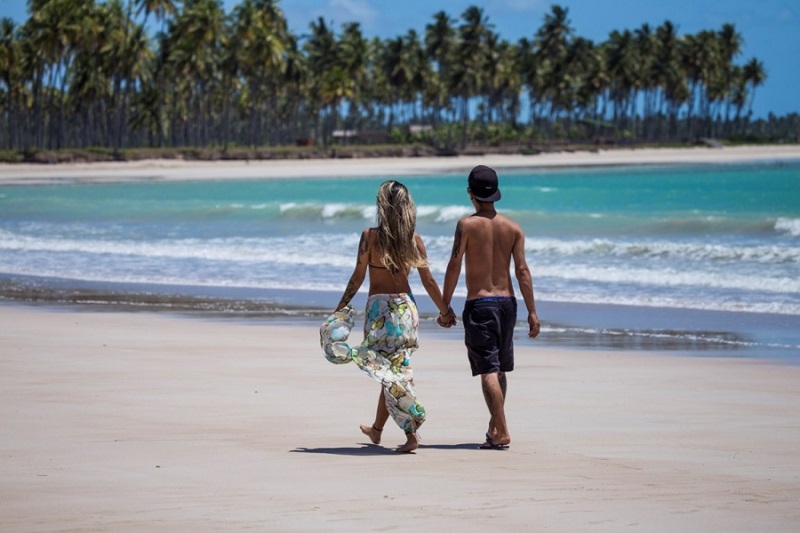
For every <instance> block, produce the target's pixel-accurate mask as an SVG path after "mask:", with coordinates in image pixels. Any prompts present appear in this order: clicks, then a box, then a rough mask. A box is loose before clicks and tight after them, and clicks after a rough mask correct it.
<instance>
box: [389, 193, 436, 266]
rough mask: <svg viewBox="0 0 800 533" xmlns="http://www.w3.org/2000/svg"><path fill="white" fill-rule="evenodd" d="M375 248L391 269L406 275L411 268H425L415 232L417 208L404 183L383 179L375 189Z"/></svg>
mask: <svg viewBox="0 0 800 533" xmlns="http://www.w3.org/2000/svg"><path fill="white" fill-rule="evenodd" d="M377 225H378V247H379V248H380V252H381V253H382V254H383V255H382V257H381V260H382V261H383V265H384V266H385V267H386V268H388V269H389V270H390V271H391V272H402V273H403V274H405V275H408V274H409V272H411V269H412V268H420V267H427V266H428V262H427V261H426V260H425V258H424V257H423V256H422V254H421V253H420V251H419V249H418V248H417V243H416V241H415V240H414V234H415V232H416V227H417V208H416V206H415V205H414V199H413V198H411V193H409V192H408V189H407V188H406V186H405V185H403V184H402V183H400V182H399V181H394V180H389V181H384V182H383V183H382V184H381V186H380V187H379V188H378V215H377Z"/></svg>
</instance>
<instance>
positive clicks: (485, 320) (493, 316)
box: [461, 296, 517, 376]
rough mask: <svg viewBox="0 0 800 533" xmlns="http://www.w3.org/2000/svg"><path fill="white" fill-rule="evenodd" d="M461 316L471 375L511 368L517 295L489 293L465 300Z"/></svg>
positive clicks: (509, 370) (508, 370)
mask: <svg viewBox="0 0 800 533" xmlns="http://www.w3.org/2000/svg"><path fill="white" fill-rule="evenodd" d="M461 320H462V323H463V324H464V344H466V346H467V355H468V356H469V365H470V367H471V369H472V375H473V376H477V375H479V374H491V373H494V372H511V371H512V370H514V326H515V325H516V323H517V299H516V298H514V297H513V296H490V297H488V298H476V299H474V300H467V301H466V302H465V303H464V312H463V313H462V314H461Z"/></svg>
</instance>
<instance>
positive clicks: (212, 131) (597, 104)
mask: <svg viewBox="0 0 800 533" xmlns="http://www.w3.org/2000/svg"><path fill="white" fill-rule="evenodd" d="M28 12H29V18H28V20H27V21H25V23H23V24H21V25H15V24H14V23H13V22H12V21H11V20H10V19H3V20H2V21H0V150H5V152H0V157H2V158H3V159H6V160H8V159H11V160H13V159H15V158H16V159H19V158H24V157H29V156H31V155H32V154H36V153H42V151H47V153H51V154H57V153H59V152H58V151H59V150H64V149H69V150H70V151H71V153H73V154H76V153H77V154H81V153H83V154H85V155H86V157H87V158H89V159H91V158H92V157H95V158H101V159H102V158H105V157H106V156H109V157H110V156H111V155H114V156H117V157H123V158H124V157H138V156H139V154H159V153H161V154H163V153H167V152H164V150H169V149H173V151H172V152H170V153H172V154H174V153H176V152H175V150H174V149H176V148H181V150H182V151H180V153H181V154H183V155H184V156H186V157H208V158H217V157H224V156H226V154H227V155H228V156H231V157H281V156H283V157H306V156H310V155H309V154H311V155H313V154H314V153H318V152H319V150H320V147H322V149H323V150H324V149H326V147H330V146H331V145H338V146H342V145H345V144H349V143H357V144H358V145H360V146H364V145H368V144H380V145H383V146H385V145H386V144H389V145H404V146H412V148H411V149H412V150H422V151H423V152H425V151H427V150H434V151H438V152H444V153H453V152H456V151H460V150H464V149H465V148H466V147H467V146H471V145H481V146H495V147H496V146H511V145H515V146H519V147H521V149H529V150H530V149H532V148H531V147H534V146H536V145H541V144H542V143H558V142H572V143H574V142H579V143H586V142H590V143H592V142H593V143H601V142H602V143H612V142H613V143H618V142H626V143H633V142H637V143H655V142H658V143H666V142H681V143H685V142H695V141H696V140H697V139H700V138H703V137H715V138H729V139H732V140H740V141H751V142H752V141H758V140H769V141H776V140H778V141H780V140H787V139H788V140H792V141H796V140H797V139H796V138H792V135H795V136H796V135H797V131H798V129H797V126H798V117H797V115H790V116H789V117H781V118H778V117H772V116H771V117H769V119H768V120H760V121H752V120H750V118H751V109H752V103H753V99H754V97H755V93H756V90H757V89H758V87H759V86H761V85H762V84H763V83H764V82H765V80H766V71H765V68H764V66H763V64H762V63H761V62H760V61H759V60H758V59H756V58H753V59H749V60H747V61H745V62H744V63H742V64H739V63H737V60H738V59H739V56H740V53H741V48H742V44H743V37H742V36H741V35H740V34H739V32H737V30H736V28H735V27H734V26H733V25H731V24H726V25H724V26H722V27H721V28H718V29H710V30H705V31H701V32H699V33H696V34H690V35H679V34H678V32H677V29H676V27H675V26H674V25H673V24H672V23H671V22H670V21H665V22H664V23H663V24H661V25H660V26H658V27H655V28H653V27H650V26H649V25H647V24H644V25H642V26H641V27H640V28H637V29H635V30H628V29H623V30H619V31H613V32H612V33H611V34H610V35H609V36H608V39H607V40H606V41H604V42H601V43H595V42H592V41H590V40H588V39H585V38H582V37H580V36H578V35H576V33H575V31H574V29H573V28H572V27H571V26H570V21H569V18H568V11H567V9H565V8H563V7H559V6H552V8H551V10H550V12H549V13H548V14H547V15H546V16H545V17H544V20H543V21H541V25H540V26H539V27H538V29H537V30H536V31H535V33H534V34H533V35H531V36H530V38H525V39H521V40H520V41H519V42H516V43H511V42H509V41H507V40H505V39H503V38H502V36H500V35H498V34H497V33H496V32H495V31H494V28H493V25H492V24H491V21H490V18H489V16H488V15H487V14H486V13H485V12H484V11H483V10H482V9H480V8H478V7H474V6H472V7H468V8H467V9H466V10H465V11H464V12H463V13H461V14H460V16H458V17H457V18H454V17H452V16H451V15H449V14H448V13H445V12H443V11H441V12H438V13H435V14H433V15H432V17H431V20H430V23H429V24H428V25H426V27H425V29H424V32H423V33H422V34H418V33H417V32H416V31H415V30H408V31H407V32H406V33H405V34H403V35H398V36H395V37H386V38H373V39H367V38H365V37H364V35H363V34H362V31H361V29H360V27H359V25H358V24H357V23H345V24H343V25H342V26H341V28H338V29H337V28H332V27H330V25H329V23H328V22H326V21H325V20H322V19H319V20H316V21H313V22H311V23H310V25H309V30H308V34H307V35H302V36H299V35H294V34H293V33H292V32H290V31H289V30H288V26H287V21H286V19H285V17H284V15H283V13H282V11H281V9H280V5H279V2H278V1H277V0H242V1H241V2H240V3H239V4H238V5H236V7H235V8H234V9H233V10H232V11H231V12H229V13H226V12H225V11H224V9H223V6H222V3H221V1H220V0H185V1H183V2H178V1H176V0H108V1H105V2H100V1H95V0H29V1H28ZM534 22H535V21H532V23H534ZM532 27H534V26H533V25H532ZM350 132H352V133H354V134H355V135H354V136H353V137H349V136H348V133H350ZM414 143H416V144H414ZM295 145H303V146H295ZM279 146H283V147H286V148H285V149H284V150H283V151H280V150H276V149H275V148H274V147H279ZM414 146H416V148H413V147H414ZM182 147H194V148H193V149H191V150H187V149H183V148H182ZM255 147H260V148H259V149H256V148H255ZM270 147H273V148H270ZM314 147H316V148H314ZM526 147H527V148H526ZM314 150H317V152H315V151H314ZM376 150H379V149H377V148H376ZM325 153H329V152H325ZM346 153H347V152H346V150H345V151H340V155H341V154H346ZM126 154H127V155H126ZM237 154H238V155H237ZM53 157H56V158H57V156H53Z"/></svg>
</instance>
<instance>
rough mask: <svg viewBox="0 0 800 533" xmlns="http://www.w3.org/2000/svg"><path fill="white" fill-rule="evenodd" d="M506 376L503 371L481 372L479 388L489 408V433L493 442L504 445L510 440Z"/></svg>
mask: <svg viewBox="0 0 800 533" xmlns="http://www.w3.org/2000/svg"><path fill="white" fill-rule="evenodd" d="M506 387H507V382H506V376H505V373H504V372H493V373H491V374H481V388H482V389H483V397H484V399H485V400H486V406H487V407H488V408H489V414H490V415H491V420H490V421H489V433H488V434H487V436H488V437H489V438H491V441H492V443H493V444H496V445H504V444H509V443H510V442H511V436H510V435H509V433H508V425H507V424H506V412H505V401H506Z"/></svg>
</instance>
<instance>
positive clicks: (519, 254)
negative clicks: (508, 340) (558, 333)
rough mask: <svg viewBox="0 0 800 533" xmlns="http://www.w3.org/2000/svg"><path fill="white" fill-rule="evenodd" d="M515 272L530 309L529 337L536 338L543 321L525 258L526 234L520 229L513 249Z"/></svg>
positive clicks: (523, 296)
mask: <svg viewBox="0 0 800 533" xmlns="http://www.w3.org/2000/svg"><path fill="white" fill-rule="evenodd" d="M512 254H513V257H514V273H515V274H516V276H517V283H518V284H519V291H520V292H521V293H522V299H523V300H525V307H526V308H527V309H528V337H530V338H532V339H533V338H534V337H536V336H537V335H538V334H539V329H540V328H541V323H540V322H539V316H538V315H537V314H536V302H535V300H534V297H533V278H532V277H531V270H530V268H528V262H527V261H526V260H525V234H524V233H523V232H522V230H521V229H520V230H519V234H518V235H517V238H516V239H515V241H514V249H513V252H512Z"/></svg>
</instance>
